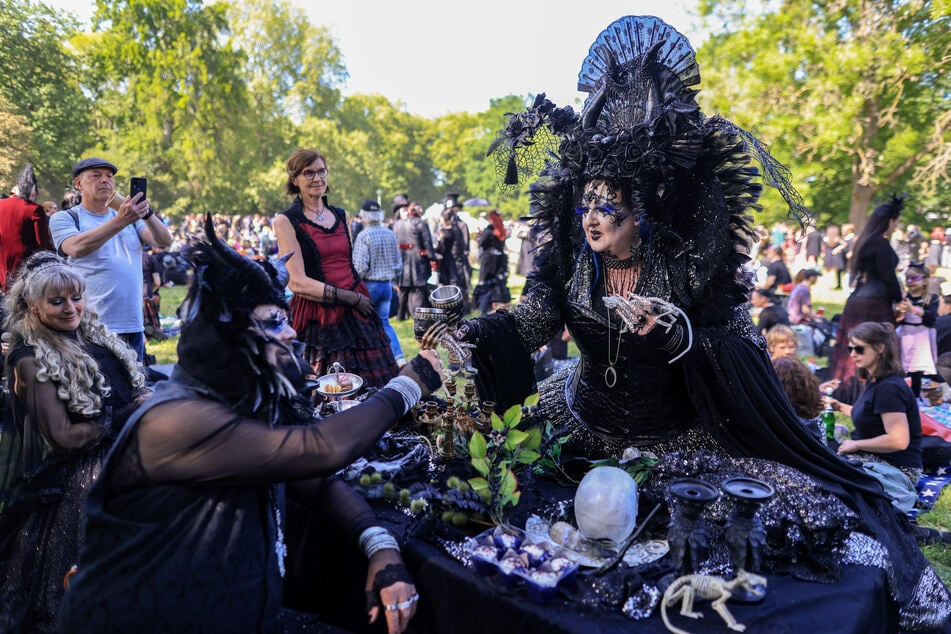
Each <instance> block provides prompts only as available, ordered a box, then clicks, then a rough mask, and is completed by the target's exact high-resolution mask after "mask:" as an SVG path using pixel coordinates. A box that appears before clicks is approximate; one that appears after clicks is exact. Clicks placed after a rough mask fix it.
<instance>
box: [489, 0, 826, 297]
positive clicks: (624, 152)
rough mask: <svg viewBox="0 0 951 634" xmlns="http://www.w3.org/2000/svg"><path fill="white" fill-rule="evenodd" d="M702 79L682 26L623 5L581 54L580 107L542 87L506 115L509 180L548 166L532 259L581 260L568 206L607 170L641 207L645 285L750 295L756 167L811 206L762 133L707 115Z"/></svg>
mask: <svg viewBox="0 0 951 634" xmlns="http://www.w3.org/2000/svg"><path fill="white" fill-rule="evenodd" d="M699 82H700V70H699V67H698V65H697V61H696V55H695V53H694V50H693V47H692V46H691V45H690V42H689V41H688V40H687V38H686V37H684V36H683V35H682V34H681V33H679V32H678V31H677V30H676V29H674V28H673V27H671V26H670V25H668V24H667V23H665V22H664V21H663V20H660V19H658V18H656V17H653V16H626V17H623V18H620V19H618V20H616V21H614V22H613V23H612V24H611V25H609V26H608V27H607V28H606V29H605V30H604V31H602V32H601V34H600V35H598V37H597V39H595V41H594V42H593V43H592V44H591V47H590V49H589V52H588V55H587V56H586V57H585V59H584V61H583V63H582V66H581V71H580V73H579V75H578V88H579V90H581V91H584V92H587V93H588V98H587V99H586V100H585V104H584V107H583V109H582V112H581V114H580V115H578V114H575V113H574V111H573V110H571V108H558V107H556V106H555V104H553V103H551V102H550V101H549V100H548V99H546V98H545V95H544V94H541V95H539V96H538V97H537V98H536V100H535V103H534V104H533V105H532V107H531V108H529V109H528V110H527V111H525V112H522V113H518V114H509V115H507V119H508V121H507V125H506V127H505V128H504V129H503V130H502V131H501V132H500V134H499V136H498V137H497V138H496V140H495V142H494V143H493V144H492V146H491V148H490V152H494V153H495V156H496V166H497V173H498V177H499V181H500V183H501V185H500V187H501V188H502V189H503V190H506V189H507V190H509V191H511V190H514V189H516V188H517V187H518V184H519V181H520V180H523V179H526V178H528V177H535V176H536V175H538V174H541V176H540V177H539V178H538V180H537V181H535V182H534V183H533V184H532V187H531V204H532V217H533V218H535V220H536V223H535V226H534V229H533V230H534V231H535V232H536V235H539V236H542V235H547V236H550V237H551V240H548V241H545V242H544V244H543V246H541V247H539V249H538V250H537V251H536V255H537V260H536V264H538V265H539V266H540V267H545V266H548V267H549V270H552V271H555V272H554V273H553V274H554V275H555V276H556V278H557V277H558V276H561V275H564V274H566V273H567V272H568V271H572V270H574V267H573V266H572V265H571V258H573V257H574V254H576V253H578V252H579V250H580V249H581V248H582V247H583V246H584V239H583V236H582V235H581V232H580V230H579V228H578V220H577V217H576V216H572V215H571V214H572V213H573V210H574V209H575V208H577V207H578V206H579V203H580V202H581V196H582V194H583V191H584V187H585V184H586V183H587V182H589V181H606V182H608V184H609V185H610V186H611V187H612V188H617V189H619V190H620V192H621V194H622V196H623V198H624V199H625V200H627V201H630V205H631V207H632V208H633V210H634V211H635V213H636V214H637V215H638V217H639V218H640V226H641V234H642V242H643V246H642V249H641V250H642V252H643V256H642V257H644V259H645V261H644V262H643V263H642V264H643V265H644V267H645V268H644V269H643V273H644V274H643V275H642V277H643V278H644V279H645V280H646V281H645V282H644V284H645V285H646V286H648V288H645V289H643V290H645V291H649V292H651V293H652V294H653V295H654V296H657V297H664V298H668V299H669V300H671V301H674V302H676V303H678V304H679V305H681V306H687V307H690V306H695V305H698V304H702V303H704V302H709V300H710V299H711V298H710V297H709V296H710V294H711V293H713V292H718V293H719V295H720V296H721V297H723V298H726V297H730V298H733V299H736V298H739V297H741V296H742V294H743V293H744V292H745V290H744V286H745V285H747V283H746V282H745V281H742V280H741V279H740V278H741V277H742V275H743V272H742V271H741V269H742V263H741V260H742V259H743V258H744V257H745V253H746V247H748V245H749V243H750V242H751V240H752V237H753V234H752V229H751V225H752V222H751V218H752V217H751V212H752V211H755V210H758V209H759V205H758V202H757V201H758V199H759V195H760V193H761V190H762V188H761V185H760V184H759V183H757V182H755V179H756V177H757V176H761V177H762V179H763V181H764V182H766V183H767V184H769V185H772V186H774V187H776V188H777V189H779V191H780V192H781V193H782V195H783V196H784V197H785V199H786V201H787V202H788V204H789V206H790V210H791V213H792V215H793V216H794V217H796V218H797V219H798V220H799V221H800V222H803V221H805V220H806V219H808V218H809V212H808V210H807V209H806V208H805V207H804V206H803V205H802V200H801V198H800V197H799V196H798V194H797V193H796V191H795V189H794V188H793V187H792V186H791V184H790V182H789V172H788V170H786V168H785V167H783V166H782V165H781V164H780V163H778V162H777V161H776V160H775V159H773V158H772V157H771V156H770V154H769V151H768V149H767V148H766V147H765V146H764V145H762V144H761V143H759V141H757V140H756V139H755V138H754V137H753V136H752V135H751V134H749V133H748V132H746V131H745V130H743V129H741V128H739V127H738V126H736V125H735V124H733V123H731V122H730V121H728V120H726V119H724V118H722V117H719V116H716V117H710V118H708V117H706V116H704V114H703V113H702V112H701V111H700V107H699V105H698V104H697V100H696V98H697V90H696V89H695V86H697V85H698V84H699ZM753 158H755V159H756V160H757V161H758V162H759V163H760V165H761V166H762V173H760V172H759V171H758V170H757V169H756V168H754V167H753V166H752V165H751V164H750V163H751V159H753ZM728 278H732V279H728ZM561 281H563V282H567V280H561ZM711 281H713V282H714V283H713V284H711ZM727 287H729V288H727ZM722 305H723V306H724V307H725V306H726V305H727V304H726V303H723V304H722Z"/></svg>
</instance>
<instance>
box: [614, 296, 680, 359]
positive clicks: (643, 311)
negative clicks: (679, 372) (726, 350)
mask: <svg viewBox="0 0 951 634" xmlns="http://www.w3.org/2000/svg"><path fill="white" fill-rule="evenodd" d="M604 305H605V306H606V307H608V308H614V309H616V310H617V314H618V316H619V317H620V318H621V320H622V321H623V322H624V329H623V330H622V332H624V331H627V332H632V333H635V334H638V335H646V334H647V333H649V332H650V331H651V330H653V329H654V328H656V327H658V326H660V327H661V328H663V329H664V332H665V333H666V334H667V336H668V342H667V344H666V345H665V346H664V350H666V351H667V352H669V353H671V354H673V353H679V354H677V355H676V356H675V357H673V358H672V359H671V360H670V363H673V362H674V361H676V360H677V359H679V358H680V357H682V356H683V355H685V354H687V352H688V351H689V350H690V348H691V347H692V346H693V328H691V326H690V320H689V319H688V318H687V315H686V314H685V313H684V311H682V310H681V309H679V308H678V307H676V306H674V305H673V304H671V303H670V302H668V301H664V300H663V299H661V298H660V297H643V296H641V295H635V294H634V293H628V296H627V297H622V296H620V295H609V296H607V297H605V298H604ZM685 337H686V345H684V338H685Z"/></svg>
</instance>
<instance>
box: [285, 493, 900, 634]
mask: <svg viewBox="0 0 951 634" xmlns="http://www.w3.org/2000/svg"><path fill="white" fill-rule="evenodd" d="M531 493H535V491H532V492H529V491H524V492H523V498H522V502H521V503H520V504H519V506H520V507H522V506H523V505H529V508H532V506H531V505H532V504H533V503H537V502H538V501H539V500H540V498H538V497H536V496H533V495H531ZM526 494H527V495H526ZM372 503H373V505H374V506H375V507H376V508H377V510H378V512H379V513H380V515H381V516H382V517H384V518H385V519H386V520H388V521H389V522H391V523H392V524H394V525H395V526H396V528H397V532H400V531H402V532H403V535H402V538H401V541H402V542H403V547H402V551H403V558H404V560H405V562H406V565H407V567H408V568H409V570H410V572H411V574H412V575H413V578H414V580H415V583H416V586H417V589H418V591H419V595H420V600H419V604H418V609H417V613H416V616H415V618H414V619H413V621H412V622H411V623H410V630H411V631H413V632H438V633H453V634H456V633H469V632H473V633H475V632H485V633H496V632H507V631H510V632H519V633H523V632H546V633H550V632H579V633H581V632H584V633H585V634H589V633H592V632H618V631H637V632H666V631H667V629H666V628H665V627H664V624H663V621H662V620H661V617H660V614H659V613H657V612H655V613H654V614H653V615H652V616H651V617H650V618H648V619H641V620H634V619H631V618H629V617H627V616H625V615H624V614H622V613H621V612H620V611H612V610H608V609H601V608H593V607H587V606H584V605H582V604H580V603H578V602H576V601H571V600H568V599H567V598H564V597H562V596H560V595H559V596H558V597H557V598H556V599H555V600H554V601H553V602H552V603H550V604H547V605H540V604H536V603H534V602H533V601H531V600H530V599H529V597H528V596H527V594H526V593H525V591H524V590H523V589H521V588H515V589H511V590H506V589H504V588H503V587H502V586H501V585H500V584H499V583H498V582H497V580H496V579H495V578H494V577H482V576H479V575H477V574H476V573H475V572H474V571H473V570H472V569H470V568H467V567H466V566H464V565H462V564H461V563H459V562H458V561H457V560H455V559H453V558H452V557H451V556H450V555H449V554H447V553H446V551H445V550H444V549H443V548H441V547H440V546H439V545H437V544H436V543H434V541H431V540H430V539H429V538H428V537H427V536H426V535H425V534H424V533H420V534H419V535H418V536H412V535H408V534H407V531H408V529H409V528H410V525H411V522H410V520H409V519H408V518H407V517H406V516H405V515H404V514H403V513H402V512H401V511H399V510H397V509H395V508H394V507H393V505H392V504H390V503H388V502H383V501H382V500H380V501H377V500H374V501H372ZM524 510H525V509H523V511H524ZM516 523H517V522H516ZM288 530H289V531H294V530H306V531H307V536H308V540H307V543H308V544H309V547H310V548H315V549H317V550H319V553H318V555H317V558H318V559H319V561H320V566H319V569H315V570H313V571H310V572H308V573H307V575H306V579H305V580H304V582H303V583H300V582H298V583H297V584H296V585H292V586H291V587H289V588H286V591H285V603H286V604H287V605H289V606H290V607H292V608H294V609H298V610H304V611H313V612H317V613H318V614H320V615H321V618H322V619H323V620H326V621H330V622H332V623H334V624H335V625H337V626H339V627H343V628H346V629H348V630H351V631H355V632H357V631H376V632H379V631H385V628H382V629H381V628H380V627H378V626H379V624H377V626H375V627H372V628H370V627H368V626H367V624H366V617H365V611H364V606H363V588H364V584H365V582H366V577H365V574H366V559H365V557H364V556H363V554H362V553H361V552H360V551H359V550H358V548H357V547H356V544H351V543H350V542H349V540H344V539H342V538H340V537H339V535H338V534H337V533H336V529H335V528H334V527H332V526H327V525H326V523H323V524H320V525H319V527H316V526H314V525H310V526H306V527H301V526H297V527H295V526H294V525H293V524H291V525H289V526H288ZM476 532H478V530H476V529H473V531H472V533H473V534H475V533H476ZM295 555H296V553H294V552H291V553H290V554H289V560H291V559H293V558H294V557H295ZM313 555H314V553H311V554H310V557H309V559H310V560H311V561H313V560H314V557H313ZM767 579H768V595H767V597H766V598H765V599H764V600H763V601H762V602H760V603H758V604H751V605H741V604H736V603H732V602H731V603H729V604H728V608H729V610H730V612H731V613H732V614H733V616H734V617H735V618H736V620H737V621H738V622H739V623H743V624H744V625H746V626H747V631H748V632H755V633H760V632H770V633H772V632H797V633H799V632H810V633H815V634H818V633H821V632H836V633H837V634H839V633H841V634H848V633H855V634H875V633H878V632H881V633H883V634H885V633H890V632H895V631H897V625H896V622H895V621H894V615H895V613H896V610H895V609H894V606H893V605H891V600H890V598H889V594H888V591H887V588H886V580H885V573H884V571H882V570H881V569H879V568H874V567H867V566H857V565H856V566H846V567H845V568H844V571H843V576H842V579H841V580H840V581H839V582H837V583H817V582H805V581H798V580H796V579H793V578H792V577H790V576H786V575H767ZM694 609H695V610H697V611H699V612H701V613H702V614H703V615H704V616H703V618H702V619H697V620H695V619H689V618H686V617H683V616H680V614H679V611H680V604H679V602H678V603H677V604H676V605H675V606H673V607H671V608H668V610H667V614H668V617H669V618H670V620H671V622H672V623H673V624H674V625H676V626H677V627H679V628H681V629H683V630H686V631H688V632H691V633H696V632H729V631H730V630H729V629H727V627H726V625H725V624H724V622H723V621H722V619H721V618H720V616H719V615H718V614H717V613H716V612H714V610H713V609H712V608H711V607H710V601H699V600H698V601H697V602H696V604H695V608H694Z"/></svg>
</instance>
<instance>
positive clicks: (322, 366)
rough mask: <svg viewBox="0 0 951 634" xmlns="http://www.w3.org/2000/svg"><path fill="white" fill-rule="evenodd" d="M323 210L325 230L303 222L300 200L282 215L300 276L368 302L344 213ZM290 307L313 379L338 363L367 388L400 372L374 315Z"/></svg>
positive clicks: (297, 300)
mask: <svg viewBox="0 0 951 634" xmlns="http://www.w3.org/2000/svg"><path fill="white" fill-rule="evenodd" d="M324 205H325V206H326V207H327V209H329V210H330V211H331V212H332V213H333V215H334V218H335V221H334V224H333V225H332V226H331V227H330V228H329V229H327V228H324V227H321V226H320V225H317V224H315V223H313V222H311V221H310V220H308V219H307V218H306V217H305V216H304V210H303V205H302V203H301V199H300V198H299V197H298V198H296V199H295V200H294V203H293V204H292V205H291V206H290V207H289V208H288V209H285V210H284V211H282V212H281V214H283V215H284V216H286V217H287V219H288V220H290V222H291V225H292V226H293V227H294V233H295V234H296V236H297V242H298V243H299V244H300V253H299V256H300V257H301V258H302V259H303V261H304V272H305V273H306V274H307V277H309V278H311V279H315V280H318V281H321V282H324V283H326V284H331V285H333V286H336V287H337V288H341V289H345V290H348V291H354V292H357V293H361V294H363V295H366V296H367V297H369V295H370V294H369V291H367V287H366V285H365V284H364V283H363V280H361V279H360V276H359V275H358V274H357V272H356V270H355V269H354V268H353V260H352V253H353V247H352V245H351V243H350V236H349V235H348V234H347V230H346V223H345V220H346V214H345V213H344V211H343V209H340V208H338V207H331V206H329V205H327V203H326V199H325V201H324ZM290 305H291V319H292V326H293V327H294V330H296V331H297V336H298V338H300V339H301V341H303V342H304V343H305V345H306V348H305V350H304V358H305V359H307V360H308V361H309V362H310V364H311V365H312V366H313V367H314V370H315V371H316V372H317V374H325V373H326V372H327V370H328V368H330V366H331V365H332V364H333V363H334V362H335V361H336V362H339V363H340V364H341V365H342V366H343V367H344V368H346V370H347V372H353V373H354V374H358V375H360V376H361V377H362V378H363V380H364V384H365V385H367V386H372V387H382V386H383V385H384V384H385V383H386V382H387V381H389V380H390V379H391V378H393V377H394V376H396V374H397V372H398V371H399V367H398V366H397V365H396V358H395V357H394V356H393V352H392V351H391V350H390V344H389V338H388V337H387V336H386V333H385V332H384V331H383V323H382V322H381V321H380V318H379V316H378V315H377V314H376V313H374V314H372V315H370V316H369V317H363V316H362V315H360V313H358V312H357V310H356V309H354V308H351V307H350V306H344V305H342V304H324V303H320V302H315V301H311V300H309V299H306V298H304V297H300V296H297V295H295V296H294V297H292V298H291V302H290Z"/></svg>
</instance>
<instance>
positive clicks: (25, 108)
mask: <svg viewBox="0 0 951 634" xmlns="http://www.w3.org/2000/svg"><path fill="white" fill-rule="evenodd" d="M76 30H77V24H76V21H75V20H74V19H72V18H70V17H68V16H67V15H66V14H64V13H62V12H59V11H55V10H53V9H51V8H50V7H48V6H46V5H45V4H42V3H40V2H33V1H31V0H0V94H2V95H3V96H4V97H5V101H6V104H5V105H4V106H3V107H0V111H2V112H3V113H4V114H3V116H2V121H0V139H2V141H3V145H4V148H6V153H7V154H8V156H7V157H5V160H7V161H15V163H17V164H18V165H19V167H17V166H14V167H13V171H15V172H19V168H22V167H23V165H22V164H23V163H24V162H26V160H30V161H32V162H33V163H34V165H35V168H36V171H37V179H38V181H39V184H40V194H41V196H43V197H51V198H54V199H55V200H57V201H58V200H59V199H60V197H61V196H62V193H63V188H62V187H63V186H64V185H66V184H68V182H69V171H70V168H71V167H72V165H73V163H74V162H75V160H76V157H77V155H78V154H79V152H80V151H82V149H83V148H85V146H86V145H87V143H88V141H89V138H90V136H89V112H90V104H89V100H88V98H87V97H85V96H84V95H83V94H82V92H81V90H80V85H79V82H78V80H77V78H78V77H79V76H80V75H81V71H80V69H79V68H78V66H77V60H76V58H75V57H74V55H73V54H72V53H71V52H70V51H69V50H68V48H67V47H66V46H65V45H64V44H65V42H67V40H69V38H70V37H71V36H72V35H73V34H74V33H75V32H76ZM24 131H26V133H27V134H26V136H24ZM0 176H3V173H2V172H0ZM14 178H15V175H14ZM3 182H4V183H6V182H7V179H6V177H5V176H4V180H3Z"/></svg>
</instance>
